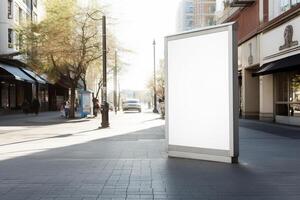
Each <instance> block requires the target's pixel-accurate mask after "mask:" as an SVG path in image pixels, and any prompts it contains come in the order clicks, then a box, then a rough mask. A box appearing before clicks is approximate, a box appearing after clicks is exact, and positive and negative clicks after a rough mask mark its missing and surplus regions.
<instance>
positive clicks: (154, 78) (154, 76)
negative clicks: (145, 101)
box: [153, 40, 158, 113]
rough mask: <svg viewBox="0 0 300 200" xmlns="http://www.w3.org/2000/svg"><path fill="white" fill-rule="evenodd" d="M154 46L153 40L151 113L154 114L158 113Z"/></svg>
mask: <svg viewBox="0 0 300 200" xmlns="http://www.w3.org/2000/svg"><path fill="white" fill-rule="evenodd" d="M155 45H156V42H155V40H153V62H154V63H153V64H154V65H153V67H154V69H153V93H154V94H153V106H154V108H153V112H154V113H158V110H157V103H156V102H157V100H156V70H155V65H156V63H155Z"/></svg>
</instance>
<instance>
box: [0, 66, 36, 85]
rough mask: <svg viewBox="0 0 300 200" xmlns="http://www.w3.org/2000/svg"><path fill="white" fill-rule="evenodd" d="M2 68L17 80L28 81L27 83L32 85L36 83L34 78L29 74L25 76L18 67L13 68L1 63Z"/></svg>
mask: <svg viewBox="0 0 300 200" xmlns="http://www.w3.org/2000/svg"><path fill="white" fill-rule="evenodd" d="M0 68H2V69H4V70H5V71H7V72H8V73H10V74H11V75H12V76H14V77H15V79H16V80H19V81H26V82H30V83H35V80H33V79H32V78H30V77H29V76H28V75H27V74H25V73H24V72H23V71H22V70H21V69H19V68H18V67H13V66H9V65H6V64H2V63H0Z"/></svg>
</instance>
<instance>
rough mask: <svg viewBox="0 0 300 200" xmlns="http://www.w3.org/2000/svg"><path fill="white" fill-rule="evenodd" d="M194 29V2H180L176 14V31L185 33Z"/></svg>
mask: <svg viewBox="0 0 300 200" xmlns="http://www.w3.org/2000/svg"><path fill="white" fill-rule="evenodd" d="M193 27H194V0H182V1H181V2H180V4H179V7H178V12H177V31H178V32H180V31H187V30H191V29H193Z"/></svg>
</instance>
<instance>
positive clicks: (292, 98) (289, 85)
mask: <svg viewBox="0 0 300 200" xmlns="http://www.w3.org/2000/svg"><path fill="white" fill-rule="evenodd" d="M275 77H276V79H275V80H276V83H275V85H276V97H275V98H276V115H281V116H291V117H300V70H297V71H292V72H283V73H278V74H275Z"/></svg>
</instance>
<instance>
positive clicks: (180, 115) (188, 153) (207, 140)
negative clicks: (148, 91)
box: [165, 24, 238, 162]
mask: <svg viewBox="0 0 300 200" xmlns="http://www.w3.org/2000/svg"><path fill="white" fill-rule="evenodd" d="M165 45H166V58H165V59H166V65H167V68H166V77H167V80H166V82H167V87H166V94H167V95H166V126H167V127H166V131H167V137H168V153H169V155H170V156H174V157H186V158H196V159H205V160H214V161H223V162H235V161H236V160H237V157H238V127H237V123H238V119H237V116H238V91H237V66H236V65H235V64H236V62H237V61H236V58H237V57H236V42H235V31H234V25H233V24H225V25H219V26H215V27H210V28H207V29H200V30H196V31H191V32H185V33H182V34H178V35H172V36H168V37H166V44H165Z"/></svg>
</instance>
